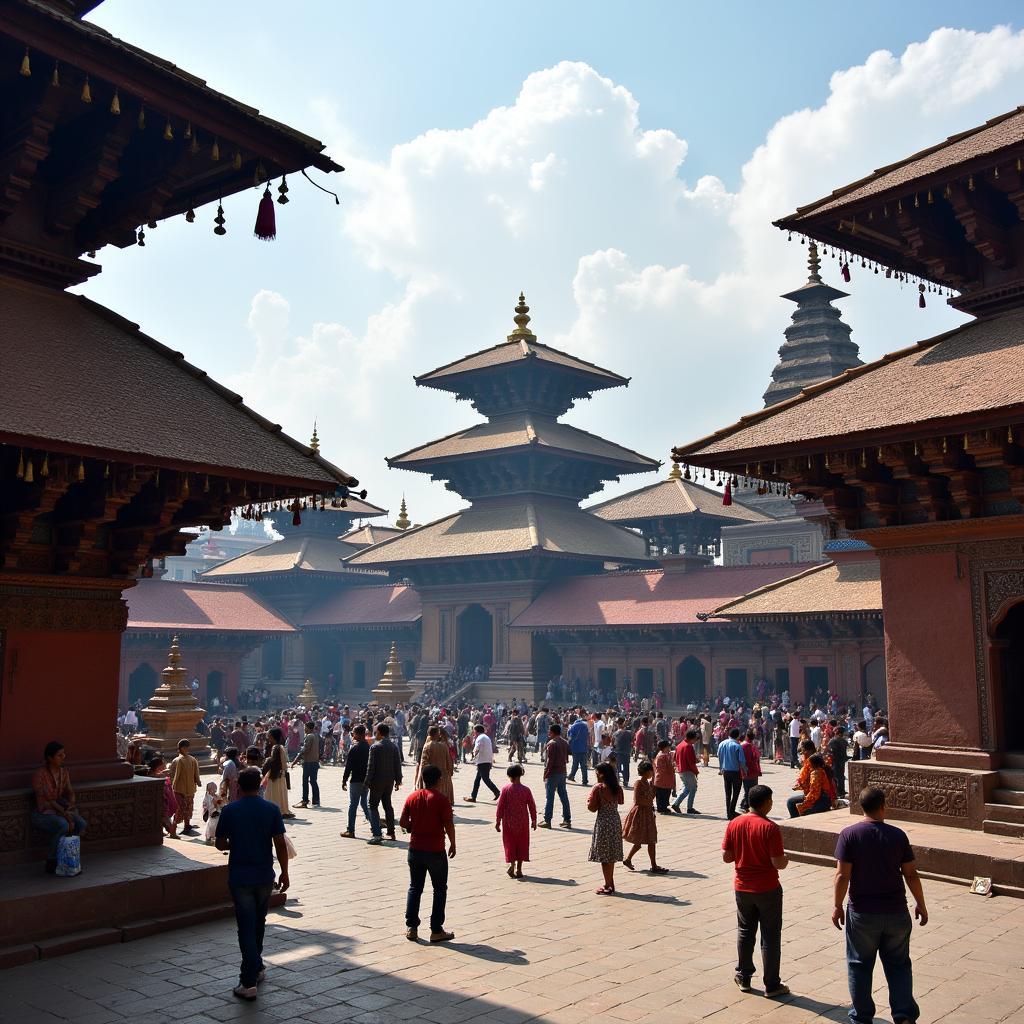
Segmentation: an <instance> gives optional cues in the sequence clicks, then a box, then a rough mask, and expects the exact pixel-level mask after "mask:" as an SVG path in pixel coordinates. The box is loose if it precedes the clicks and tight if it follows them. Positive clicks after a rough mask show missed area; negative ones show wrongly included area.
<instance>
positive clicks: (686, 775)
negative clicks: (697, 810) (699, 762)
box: [672, 772, 697, 811]
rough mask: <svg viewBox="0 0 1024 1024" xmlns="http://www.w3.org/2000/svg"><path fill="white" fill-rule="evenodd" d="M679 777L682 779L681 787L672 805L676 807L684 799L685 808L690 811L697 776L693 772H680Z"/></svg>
mask: <svg viewBox="0 0 1024 1024" xmlns="http://www.w3.org/2000/svg"><path fill="white" fill-rule="evenodd" d="M679 777H680V778H681V779H682V780H683V789H682V792H681V793H680V794H679V796H678V797H676V802H675V803H674V804H673V805H672V806H673V807H675V808H678V807H679V806H680V805H681V804H682V802H683V801H684V800H685V801H686V809H687V810H688V811H692V810H693V798H694V797H695V796H696V795H697V776H696V775H695V774H694V773H693V772H680V773H679Z"/></svg>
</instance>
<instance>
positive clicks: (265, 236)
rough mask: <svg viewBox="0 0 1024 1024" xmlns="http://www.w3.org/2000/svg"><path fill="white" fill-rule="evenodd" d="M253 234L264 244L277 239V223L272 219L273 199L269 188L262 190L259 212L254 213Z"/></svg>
mask: <svg viewBox="0 0 1024 1024" xmlns="http://www.w3.org/2000/svg"><path fill="white" fill-rule="evenodd" d="M253 234H255V235H256V237H257V238H259V239H261V240H262V241H264V242H271V241H273V240H274V239H275V238H276V237H277V222H276V219H275V217H274V199H273V197H272V196H271V194H270V186H269V185H267V187H266V188H265V189H264V190H263V198H262V199H261V200H260V207H259V210H257V212H256V227H255V229H254V230H253Z"/></svg>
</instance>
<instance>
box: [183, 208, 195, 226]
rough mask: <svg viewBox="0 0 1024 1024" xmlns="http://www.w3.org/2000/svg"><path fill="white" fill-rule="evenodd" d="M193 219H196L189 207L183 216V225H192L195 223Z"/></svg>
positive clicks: (193, 211)
mask: <svg viewBox="0 0 1024 1024" xmlns="http://www.w3.org/2000/svg"><path fill="white" fill-rule="evenodd" d="M195 219H196V211H195V210H193V209H192V207H191V206H190V207H189V208H188V211H187V212H186V214H185V223H186V224H194V223H195Z"/></svg>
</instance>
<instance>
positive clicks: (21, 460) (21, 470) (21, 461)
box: [14, 448, 25, 480]
mask: <svg viewBox="0 0 1024 1024" xmlns="http://www.w3.org/2000/svg"><path fill="white" fill-rule="evenodd" d="M14 475H15V476H16V477H17V478H18V479H19V480H23V479H24V478H25V453H24V452H23V451H22V450H21V449H20V448H19V449H18V468H17V470H16V472H15V474H14Z"/></svg>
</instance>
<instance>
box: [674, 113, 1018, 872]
mask: <svg viewBox="0 0 1024 1024" xmlns="http://www.w3.org/2000/svg"><path fill="white" fill-rule="evenodd" d="M1022 161H1024V108H1020V107H1018V108H1017V109H1015V110H1013V111H1010V112H1009V113H1007V114H1004V115H1002V116H1001V117H998V118H995V119H993V120H992V121H989V122H986V123H985V124H983V125H979V126H978V127H976V128H973V129H971V130H969V131H966V132H963V133H961V134H959V135H956V136H954V137H952V138H951V139H948V140H947V141H946V142H943V143H939V144H938V145H936V146H934V147H932V148H931V149H929V150H926V151H924V152H922V153H918V154H915V155H914V156H911V157H908V158H906V159H905V160H901V161H899V162H898V163H895V164H892V165H890V166H888V167H886V168H883V169H882V170H880V171H877V172H875V173H874V174H872V175H870V176H869V177H867V178H865V179H863V180H862V181H859V182H856V183H854V184H852V185H849V186H847V187H846V188H843V189H840V190H838V191H836V192H834V193H833V194H832V195H830V196H826V197H825V198H823V199H821V200H819V201H817V202H815V203H812V204H810V205H809V206H805V207H802V208H801V209H800V210H798V211H797V212H796V213H794V214H792V215H791V216H789V217H786V218H784V219H783V220H781V221H779V222H778V226H779V227H781V228H783V229H784V230H787V231H791V232H794V233H801V234H803V235H805V236H807V237H809V238H813V239H815V240H816V241H817V242H819V243H820V244H823V245H824V246H826V248H831V249H834V250H835V251H837V252H838V253H839V254H840V259H841V260H842V261H843V265H844V266H846V267H847V268H849V266H850V263H851V262H852V264H853V266H854V267H857V266H858V265H864V266H865V267H866V268H867V269H868V270H869V271H870V270H873V269H875V268H876V267H877V268H879V269H882V270H884V272H885V276H886V277H890V278H896V279H898V280H899V281H900V282H910V283H911V285H912V286H913V288H914V292H915V293H916V295H917V296H918V303H919V304H921V305H923V304H926V303H927V302H929V301H936V299H935V296H936V295H944V294H945V295H950V296H951V298H950V299H949V302H950V305H952V306H954V307H955V308H957V309H959V310H962V311H964V312H967V313H970V314H972V315H973V316H974V317H975V319H972V320H971V321H970V322H968V323H966V324H964V325H963V326H961V327H959V328H957V329H955V330H952V331H949V332H947V333H945V334H941V335H939V336H938V337H935V338H929V339H927V340H925V341H921V342H918V343H917V344H915V345H912V346H910V347H908V348H903V349H900V350H898V351H896V352H893V353H892V354H890V355H887V356H884V357H883V358H881V359H879V360H877V361H876V362H873V363H869V364H867V365H865V366H860V367H856V368H853V369H850V370H847V371H846V372H845V373H843V374H842V375H841V376H839V377H837V378H833V379H831V380H828V381H825V382H823V383H821V384H817V385H813V386H811V387H810V388H805V389H804V391H803V392H802V393H801V394H800V395H798V396H796V397H794V398H790V399H788V400H786V401H782V402H780V403H778V404H777V405H774V406H772V407H771V408H769V409H766V410H764V411H763V412H760V413H755V414H753V415H751V416H747V417H744V419H743V420H741V421H740V422H739V423H737V424H734V425H733V426H729V427H725V428H724V429H722V430H719V431H717V432H716V433H714V434H712V435H711V436H709V437H706V438H703V439H701V440H699V441H695V442H692V443H690V444H686V445H682V446H680V447H678V448H677V449H675V451H674V453H673V457H674V458H676V459H677V460H678V461H680V462H686V463H692V464H695V465H699V466H705V467H711V468H714V469H717V470H719V471H725V472H731V473H741V474H742V473H748V474H751V475H753V476H758V477H762V478H765V479H767V480H770V481H777V482H784V483H786V484H788V485H789V486H791V487H792V489H793V491H794V492H799V493H801V494H805V495H809V496H812V497H815V498H820V499H821V500H822V501H823V502H824V503H825V505H826V506H827V507H828V509H829V512H830V513H831V514H832V516H833V517H834V518H835V519H836V520H837V521H838V522H840V523H841V524H843V526H845V527H846V528H847V529H848V530H849V531H850V532H851V534H852V535H853V536H854V537H855V538H857V539H860V540H863V541H866V542H867V543H869V544H870V545H871V546H872V547H874V549H875V550H876V551H877V553H878V557H879V560H880V565H881V581H882V594H883V612H884V616H885V631H886V668H887V679H888V693H889V714H890V731H891V742H890V744H889V745H888V746H886V747H884V748H882V749H881V750H879V751H878V759H877V760H872V761H864V762H856V763H855V764H854V765H853V766H852V769H851V782H852V784H853V788H852V792H853V794H854V795H856V793H857V790H858V787H859V786H861V785H864V784H878V785H882V786H883V787H885V788H886V790H887V792H888V803H889V814H890V816H892V817H899V818H903V819H906V820H908V821H911V822H922V823H935V824H943V825H952V826H957V827H959V828H973V829H980V830H984V831H985V832H990V833H997V834H1000V835H1022V834H1024V772H1022V770H1021V769H1022V768H1024V755H1022V747H1024V743H1022V741H1021V739H1020V736H1019V728H1018V723H1019V722H1020V720H1021V716H1022V714H1024V686H1022V682H1021V680H1022V678H1024V448H1022V443H1024V264H1022V262H1021V260H1020V258H1019V256H1018V253H1019V252H1020V251H1021V245H1022V243H1024V198H1022V197H1024V176H1022V173H1021V170H1020V167H1021V162H1022ZM937 624H941V628H937ZM854 809H856V804H854ZM933 831H936V832H941V830H933ZM829 838H834V837H826V840H828V839H829ZM912 838H913V836H912ZM803 841H804V838H796V837H794V838H792V842H793V843H800V842H803ZM808 841H809V840H808ZM790 842H791V839H790V838H789V837H787V845H789V844H790ZM929 842H930V843H932V844H933V845H935V846H936V847H937V848H939V847H942V846H943V843H944V842H945V843H946V846H945V849H946V850H947V852H948V853H949V857H948V858H947V859H946V861H945V862H944V866H945V868H946V869H947V871H946V873H957V874H960V875H962V874H963V870H962V869H963V866H964V863H965V861H964V858H965V857H969V856H970V855H967V854H963V853H962V852H961V851H958V850H957V848H956V841H955V840H952V841H946V840H943V839H942V837H941V836H935V837H930V838H929ZM975 846H977V844H975ZM1014 849H1018V848H1017V847H1015V848H1014ZM988 853H991V857H989V856H988ZM953 858H959V859H958V860H954V859H953ZM974 863H975V866H976V867H978V869H979V870H976V871H975V873H976V874H984V875H989V876H992V877H993V878H994V880H995V882H996V883H997V887H998V886H999V885H1000V884H1002V885H1004V886H1016V887H1018V891H1019V889H1020V886H1021V880H1020V875H1019V871H1018V868H1019V859H1018V861H1017V863H1016V866H1015V865H1014V864H1013V863H1012V858H1011V857H1009V855H1005V856H1004V854H1003V853H1000V851H999V850H998V848H997V846H996V845H993V846H992V848H991V850H990V851H987V852H986V856H985V857H983V858H982V859H981V860H977V861H975V862H974ZM954 868H956V870H955V871H954ZM932 869H933V870H939V868H932ZM966 873H967V876H968V877H969V876H970V874H971V872H970V870H967V872H966Z"/></svg>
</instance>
